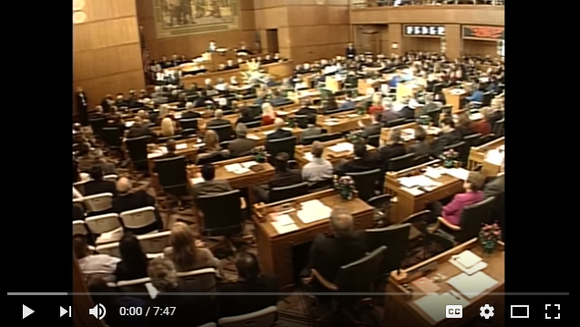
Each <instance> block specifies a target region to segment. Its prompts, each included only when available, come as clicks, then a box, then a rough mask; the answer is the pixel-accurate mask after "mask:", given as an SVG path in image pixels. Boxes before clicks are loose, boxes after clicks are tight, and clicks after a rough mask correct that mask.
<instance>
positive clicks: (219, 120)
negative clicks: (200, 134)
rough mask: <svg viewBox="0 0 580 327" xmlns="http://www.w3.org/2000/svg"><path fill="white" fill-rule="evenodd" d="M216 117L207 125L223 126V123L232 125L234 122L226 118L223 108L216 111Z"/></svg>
mask: <svg viewBox="0 0 580 327" xmlns="http://www.w3.org/2000/svg"><path fill="white" fill-rule="evenodd" d="M214 117H215V118H214V119H212V120H210V121H208V122H207V127H213V126H223V125H231V124H232V123H231V122H230V121H229V120H227V119H224V111H223V110H221V109H218V110H216V111H215V113H214Z"/></svg>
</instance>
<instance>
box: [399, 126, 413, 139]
mask: <svg viewBox="0 0 580 327" xmlns="http://www.w3.org/2000/svg"><path fill="white" fill-rule="evenodd" d="M401 134H407V135H409V136H410V137H411V138H415V130H414V129H412V128H405V129H403V130H401Z"/></svg>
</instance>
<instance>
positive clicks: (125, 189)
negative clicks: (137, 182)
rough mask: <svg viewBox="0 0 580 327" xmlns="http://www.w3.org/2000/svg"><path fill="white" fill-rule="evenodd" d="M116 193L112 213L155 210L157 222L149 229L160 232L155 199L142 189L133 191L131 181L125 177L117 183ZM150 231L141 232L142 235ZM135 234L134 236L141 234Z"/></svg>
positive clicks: (159, 218)
mask: <svg viewBox="0 0 580 327" xmlns="http://www.w3.org/2000/svg"><path fill="white" fill-rule="evenodd" d="M117 192H118V194H119V196H118V197H116V198H114V199H113V203H112V206H113V212H114V213H117V214H120V213H123V212H125V211H130V210H135V209H141V208H145V207H154V208H155V220H156V221H157V224H156V225H157V226H154V227H153V228H151V229H152V230H162V229H163V221H162V220H161V216H160V215H159V211H157V206H156V204H155V198H154V197H152V196H151V195H149V194H148V193H147V192H146V191H145V190H144V189H133V186H132V184H131V181H130V180H129V179H128V178H127V177H121V178H119V180H118V181H117ZM147 227H149V226H147ZM150 231H151V230H147V231H142V233H147V232H150ZM142 233H136V234H142Z"/></svg>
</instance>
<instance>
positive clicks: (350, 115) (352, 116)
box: [346, 114, 358, 118]
mask: <svg viewBox="0 0 580 327" xmlns="http://www.w3.org/2000/svg"><path fill="white" fill-rule="evenodd" d="M346 116H347V117H348V118H357V117H358V114H349V115H346Z"/></svg>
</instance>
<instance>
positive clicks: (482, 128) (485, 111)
mask: <svg viewBox="0 0 580 327" xmlns="http://www.w3.org/2000/svg"><path fill="white" fill-rule="evenodd" d="M479 113H480V114H481V117H482V118H481V119H479V120H476V121H474V122H473V123H472V124H471V128H472V129H473V132H474V133H479V134H481V135H488V134H489V133H491V125H490V124H489V118H490V117H489V116H490V108H489V107H484V108H481V109H480V110H479Z"/></svg>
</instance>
